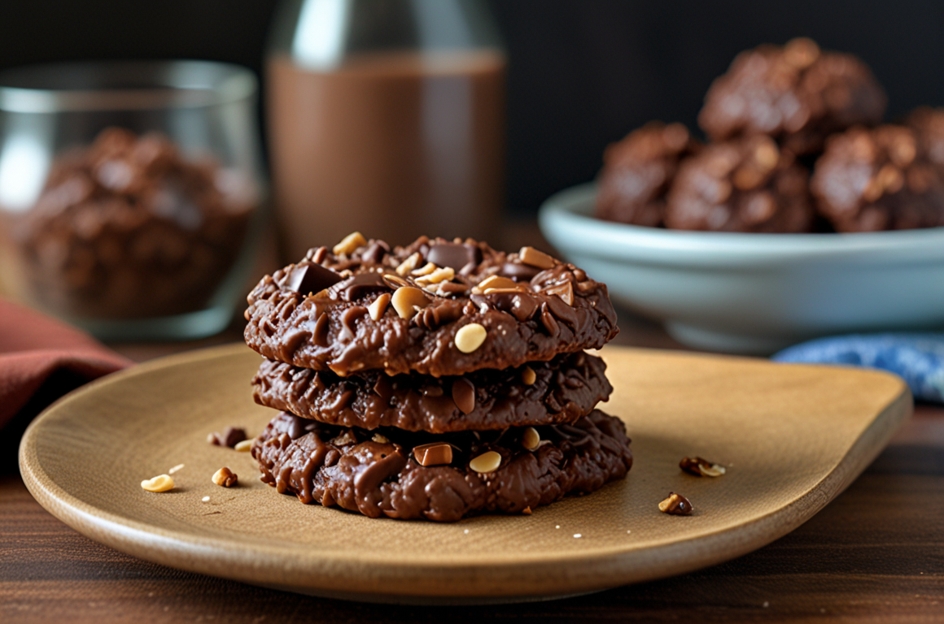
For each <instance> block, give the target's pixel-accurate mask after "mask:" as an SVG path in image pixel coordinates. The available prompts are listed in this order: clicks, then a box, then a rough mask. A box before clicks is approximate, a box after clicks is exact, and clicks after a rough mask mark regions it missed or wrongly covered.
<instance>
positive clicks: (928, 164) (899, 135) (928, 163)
mask: <svg viewBox="0 0 944 624" xmlns="http://www.w3.org/2000/svg"><path fill="white" fill-rule="evenodd" d="M930 138H931V137H928V139H930ZM933 143H934V142H933V140H929V141H925V140H923V139H922V135H919V134H918V132H917V131H916V130H914V129H913V128H909V127H906V126H896V125H884V126H879V127H878V128H873V129H868V128H853V129H851V130H848V131H847V132H845V133H843V134H839V135H835V136H833V137H830V139H829V141H828V143H827V144H826V151H825V152H824V153H823V155H822V156H821V157H820V158H819V160H817V161H816V167H815V169H814V173H813V179H812V181H811V184H810V188H811V190H812V192H813V195H814V196H815V197H816V201H817V208H818V210H819V211H820V213H821V214H823V215H824V216H825V217H826V218H828V219H829V220H830V222H831V223H832V224H833V226H834V227H835V228H836V230H838V231H840V232H869V231H876V230H904V229H911V228H925V227H936V226H940V225H944V174H942V169H941V167H940V165H938V164H937V163H936V162H934V161H932V160H931V158H930V157H929V155H928V152H927V151H926V148H927V146H928V145H930V144H933Z"/></svg>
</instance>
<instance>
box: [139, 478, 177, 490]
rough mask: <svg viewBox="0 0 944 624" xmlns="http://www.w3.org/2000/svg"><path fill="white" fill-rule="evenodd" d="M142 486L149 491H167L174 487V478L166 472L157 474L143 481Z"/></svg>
mask: <svg viewBox="0 0 944 624" xmlns="http://www.w3.org/2000/svg"><path fill="white" fill-rule="evenodd" d="M141 487H142V488H144V489H145V490H147V491H148V492H167V491H169V490H172V489H174V478H173V477H172V476H170V475H166V474H162V475H157V476H156V477H152V478H150V479H145V480H144V481H142V482H141Z"/></svg>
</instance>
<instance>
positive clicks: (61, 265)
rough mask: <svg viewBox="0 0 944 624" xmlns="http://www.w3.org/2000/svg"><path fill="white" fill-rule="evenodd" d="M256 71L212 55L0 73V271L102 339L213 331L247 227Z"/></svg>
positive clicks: (253, 181) (254, 227)
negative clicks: (204, 58) (207, 58)
mask: <svg viewBox="0 0 944 624" xmlns="http://www.w3.org/2000/svg"><path fill="white" fill-rule="evenodd" d="M256 99H257V86H256V80H255V78H254V76H253V75H252V73H251V72H249V71H248V70H245V69H242V68H239V67H235V66H230V65H223V64H219V63H209V62H198V61H173V62H151V63H74V64H59V65H45V66H38V67H27V68H22V69H16V70H10V71H6V72H3V73H2V74H0V226H2V246H0V250H2V257H0V277H2V279H3V284H4V288H5V289H6V290H7V291H8V292H10V293H11V294H13V295H14V296H15V297H17V298H19V299H21V300H23V301H25V302H27V303H29V304H31V305H34V306H35V307H38V308H40V309H43V310H45V311H47V312H50V313H52V314H54V315H57V316H59V317H61V318H63V319H65V320H67V321H70V322H72V323H74V324H77V325H79V326H82V327H84V328H86V329H88V330H90V331H92V332H93V333H94V334H96V335H97V336H99V337H101V338H106V339H118V340H121V339H167V338H193V337H199V336H206V335H210V334H213V333H216V332H218V331H220V330H222V329H223V328H225V327H226V326H227V324H228V323H229V321H230V319H231V317H232V314H233V311H234V309H235V306H236V303H237V301H239V300H240V299H241V298H242V295H243V294H244V293H242V290H243V289H244V286H245V284H244V282H245V279H246V277H247V275H246V273H247V271H248V270H249V268H250V263H251V260H252V255H253V254H252V249H253V247H254V241H255V239H256V238H257V236H256V235H255V234H256V232H257V231H258V230H259V229H260V228H259V223H258V220H259V219H260V218H261V213H262V211H261V210H260V206H261V204H262V198H263V194H264V183H263V177H262V174H261V171H262V170H261V163H260V151H259V142H258V134H257V128H256V117H255V114H256Z"/></svg>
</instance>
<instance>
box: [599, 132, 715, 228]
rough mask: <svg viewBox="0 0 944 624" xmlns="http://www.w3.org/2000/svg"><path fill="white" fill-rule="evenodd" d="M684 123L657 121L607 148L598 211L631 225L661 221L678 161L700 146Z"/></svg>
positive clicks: (601, 215)
mask: <svg viewBox="0 0 944 624" xmlns="http://www.w3.org/2000/svg"><path fill="white" fill-rule="evenodd" d="M698 147H699V145H698V142H697V141H695V140H694V139H692V137H691V135H690V134H689V132H688V129H687V128H685V126H683V125H682V124H680V123H673V124H668V125H665V124H663V123H662V122H658V121H653V122H650V123H648V124H646V125H645V126H643V127H642V128H639V129H638V130H634V131H632V132H630V133H629V134H628V135H626V137H625V138H624V139H623V140H621V141H619V142H617V143H613V144H612V145H610V146H609V147H607V148H606V152H604V154H603V170H602V171H601V172H600V182H599V187H600V190H599V193H598V195H597V205H596V215H597V217H599V218H601V219H608V220H610V221H620V222H622V223H629V224H632V225H644V226H651V227H655V226H658V225H662V222H663V215H664V212H665V194H666V192H667V191H668V189H669V186H670V185H671V183H672V179H673V178H674V177H675V172H676V171H677V170H678V165H679V161H681V160H682V159H683V158H685V157H687V156H690V155H692V154H694V153H695V152H696V151H697V150H698Z"/></svg>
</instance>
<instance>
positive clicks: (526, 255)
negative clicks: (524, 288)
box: [518, 247, 554, 269]
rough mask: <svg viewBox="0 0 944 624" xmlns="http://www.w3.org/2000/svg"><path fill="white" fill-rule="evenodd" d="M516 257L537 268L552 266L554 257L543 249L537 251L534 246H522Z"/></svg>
mask: <svg viewBox="0 0 944 624" xmlns="http://www.w3.org/2000/svg"><path fill="white" fill-rule="evenodd" d="M518 257H520V258H521V261H522V262H523V263H524V264H528V265H531V266H533V267H537V268H539V269H549V268H551V267H552V266H554V258H552V257H551V256H549V255H547V254H546V253H544V252H543V251H538V250H537V249H535V248H534V247H522V248H521V251H519V252H518Z"/></svg>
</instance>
